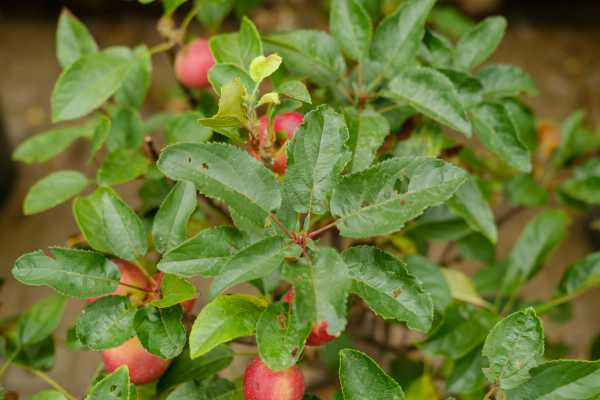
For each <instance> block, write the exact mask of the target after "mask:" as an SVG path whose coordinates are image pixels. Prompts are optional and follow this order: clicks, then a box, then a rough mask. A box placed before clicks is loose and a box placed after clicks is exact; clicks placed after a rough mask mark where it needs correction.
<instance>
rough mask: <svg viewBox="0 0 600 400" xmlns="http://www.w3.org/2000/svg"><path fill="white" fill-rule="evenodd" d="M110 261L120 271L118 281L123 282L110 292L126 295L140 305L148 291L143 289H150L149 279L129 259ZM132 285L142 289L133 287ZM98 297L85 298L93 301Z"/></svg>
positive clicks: (89, 301) (90, 301)
mask: <svg viewBox="0 0 600 400" xmlns="http://www.w3.org/2000/svg"><path fill="white" fill-rule="evenodd" d="M111 261H112V262H113V263H114V264H115V265H116V266H117V267H118V268H119V271H121V280H120V282H121V283H124V284H125V285H121V284H120V285H119V286H117V289H116V290H115V291H114V292H112V294H113V295H117V296H128V297H129V299H130V300H131V302H132V303H133V304H135V305H141V304H142V303H143V302H144V300H145V299H146V297H147V295H148V292H146V291H145V290H150V289H151V284H150V281H149V280H148V278H146V275H144V273H143V272H142V271H141V270H140V269H139V268H138V267H137V266H135V264H132V263H130V262H129V261H125V260H122V259H120V258H113V259H112V260H111ZM126 285H130V286H126ZM132 286H133V287H132ZM134 287H138V288H141V289H144V290H140V289H135V288H134ZM98 299H99V297H90V298H88V299H87V302H88V303H93V302H94V301H96V300H98Z"/></svg>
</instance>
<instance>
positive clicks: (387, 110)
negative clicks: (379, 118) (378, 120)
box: [377, 104, 401, 114]
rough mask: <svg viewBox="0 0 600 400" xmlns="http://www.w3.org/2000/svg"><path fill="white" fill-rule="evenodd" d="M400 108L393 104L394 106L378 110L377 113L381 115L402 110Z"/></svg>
mask: <svg viewBox="0 0 600 400" xmlns="http://www.w3.org/2000/svg"><path fill="white" fill-rule="evenodd" d="M400 107H401V105H400V104H392V105H389V106H386V107H382V108H380V109H379V110H377V112H378V113H379V114H385V113H386V112H390V111H394V110H395V109H397V108H400Z"/></svg>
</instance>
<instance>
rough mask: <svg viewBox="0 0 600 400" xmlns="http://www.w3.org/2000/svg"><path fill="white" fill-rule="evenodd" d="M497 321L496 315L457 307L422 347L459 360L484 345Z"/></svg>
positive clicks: (445, 317) (477, 309)
mask: <svg viewBox="0 0 600 400" xmlns="http://www.w3.org/2000/svg"><path fill="white" fill-rule="evenodd" d="M495 322H496V321H495V317H494V316H493V315H492V313H490V312H489V311H487V310H485V309H481V308H475V307H474V306H471V305H466V304H453V305H451V306H450V307H448V309H447V310H446V314H445V315H444V318H443V320H442V322H441V323H440V324H439V325H438V326H437V327H436V328H435V329H434V330H433V332H431V334H430V335H429V336H428V337H427V339H425V341H423V342H422V343H421V344H420V345H419V347H420V348H421V349H422V350H423V351H425V352H426V353H429V354H435V355H442V356H445V357H449V358H450V359H452V360H456V359H459V358H461V357H464V356H465V355H466V354H467V353H469V352H470V351H471V350H473V349H474V348H475V347H477V346H479V345H480V344H482V343H483V341H484V340H485V337H486V336H487V334H488V332H489V331H490V329H491V328H492V326H493V325H494V323H495Z"/></svg>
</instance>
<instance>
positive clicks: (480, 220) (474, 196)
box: [448, 177, 498, 243]
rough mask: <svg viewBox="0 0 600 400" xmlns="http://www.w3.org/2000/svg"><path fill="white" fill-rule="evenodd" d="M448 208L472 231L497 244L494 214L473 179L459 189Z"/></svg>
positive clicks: (449, 202)
mask: <svg viewBox="0 0 600 400" xmlns="http://www.w3.org/2000/svg"><path fill="white" fill-rule="evenodd" d="M448 206H449V207H450V209H451V210H452V211H453V212H454V213H455V214H457V215H459V216H460V217H461V218H463V219H464V220H465V222H466V223H467V224H468V225H469V227H470V228H471V229H473V230H474V231H477V232H481V233H482V234H483V235H484V236H485V237H486V238H488V239H489V240H490V241H491V242H492V243H496V241H497V240H498V232H497V229H496V223H495V221H494V214H493V212H492V209H491V208H490V205H489V204H488V202H487V200H486V199H485V197H484V196H483V193H481V190H480V189H479V185H478V184H477V181H476V180H475V179H474V178H473V177H470V178H469V179H467V181H466V182H465V184H464V185H462V186H461V187H460V188H459V189H458V191H457V192H456V194H455V195H454V197H453V198H451V199H450V201H448Z"/></svg>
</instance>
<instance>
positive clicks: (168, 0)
mask: <svg viewBox="0 0 600 400" xmlns="http://www.w3.org/2000/svg"><path fill="white" fill-rule="evenodd" d="M186 1H187V0H163V2H162V3H163V9H164V10H165V13H164V14H165V15H171V14H173V12H174V11H175V10H177V9H178V8H179V6H181V5H183V4H185V2H186Z"/></svg>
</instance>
